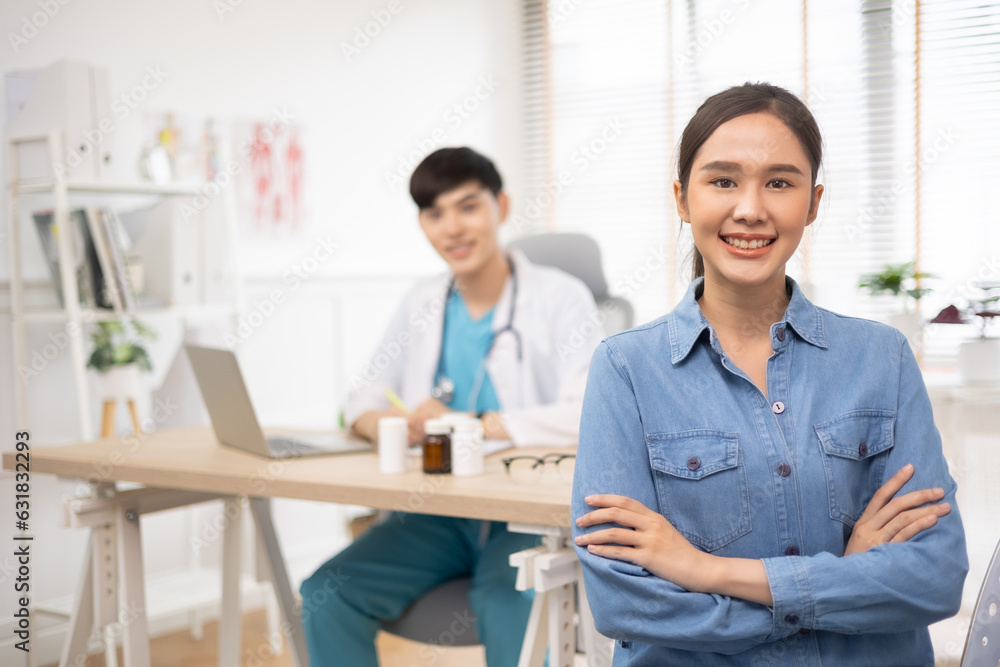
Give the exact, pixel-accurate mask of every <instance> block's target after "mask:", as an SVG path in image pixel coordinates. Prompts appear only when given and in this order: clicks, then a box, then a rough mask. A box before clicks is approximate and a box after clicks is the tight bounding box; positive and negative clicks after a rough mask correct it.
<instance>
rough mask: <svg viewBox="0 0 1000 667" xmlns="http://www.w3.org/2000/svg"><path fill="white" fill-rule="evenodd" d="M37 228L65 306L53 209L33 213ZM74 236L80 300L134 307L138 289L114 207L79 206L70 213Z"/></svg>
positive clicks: (91, 305) (103, 305) (98, 305)
mask: <svg viewBox="0 0 1000 667" xmlns="http://www.w3.org/2000/svg"><path fill="white" fill-rule="evenodd" d="M33 218H34V221H35V229H36V230H37V231H38V238H39V240H40V241H41V246H42V254H43V255H44V256H45V262H46V264H47V265H48V267H49V273H50V274H51V275H52V283H53V286H54V287H55V291H56V297H57V298H58V299H59V303H60V305H61V306H62V307H65V306H66V299H65V298H64V295H63V290H62V275H61V273H60V265H61V259H60V256H59V234H60V233H61V230H60V229H59V226H58V225H57V224H56V222H55V216H54V214H53V212H52V211H40V212H38V213H34V214H33ZM69 228H70V232H71V233H72V235H73V260H74V263H75V266H74V271H75V274H76V281H77V289H78V291H79V294H78V295H77V299H78V301H79V303H80V304H81V305H83V306H85V307H88V308H104V309H112V310H115V311H116V312H122V311H123V310H132V309H133V308H134V307H135V305H136V301H137V300H136V295H135V290H133V289H132V283H131V280H130V279H129V272H128V263H127V261H126V258H125V251H124V245H125V243H126V241H125V239H124V238H123V236H122V235H123V233H124V232H123V230H121V229H120V225H118V224H117V218H116V216H115V214H114V211H113V210H112V209H110V208H101V209H89V210H84V209H75V210H73V211H70V214H69Z"/></svg>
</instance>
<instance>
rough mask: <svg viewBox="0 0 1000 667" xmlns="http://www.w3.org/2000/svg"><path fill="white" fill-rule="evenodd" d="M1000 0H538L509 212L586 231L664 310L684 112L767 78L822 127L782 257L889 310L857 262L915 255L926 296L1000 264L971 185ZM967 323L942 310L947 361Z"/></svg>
mask: <svg viewBox="0 0 1000 667" xmlns="http://www.w3.org/2000/svg"><path fill="white" fill-rule="evenodd" d="M998 4H1000V3H983V2H974V1H973V0H924V1H923V2H922V3H917V4H915V3H914V2H913V1H912V0H909V1H907V2H895V3H894V2H892V1H891V0H861V1H860V2H859V3H857V4H854V5H850V6H849V7H848V6H845V5H844V4H843V3H830V2H819V1H817V0H813V1H808V0H806V1H803V2H801V3H791V2H788V1H787V0H755V1H754V2H749V1H748V0H697V1H695V0H686V1H685V0H673V1H669V0H668V1H667V2H664V1H663V0H576V1H570V0H564V1H561V2H557V1H556V0H552V1H551V2H543V1H542V0H527V1H526V2H525V25H526V37H527V38H526V42H525V43H526V54H527V57H526V59H525V62H526V67H527V68H528V69H527V72H526V82H527V83H526V85H527V89H526V107H525V108H526V114H527V116H526V119H525V121H526V122H525V126H526V129H527V131H526V136H525V161H526V169H527V175H528V181H529V184H530V189H529V192H528V197H527V198H526V202H521V205H520V207H519V205H518V204H517V203H515V219H519V220H520V221H521V223H522V224H519V225H515V226H514V227H515V231H516V233H531V232H537V231H552V230H560V231H582V232H585V233H587V234H590V235H591V236H593V237H594V238H596V239H597V241H598V243H599V244H600V245H601V248H602V250H603V253H604V265H605V266H604V269H605V274H606V275H607V276H608V279H609V284H610V285H611V286H612V289H613V290H615V291H616V292H617V293H619V294H624V295H625V296H627V297H628V298H629V299H630V300H631V301H632V302H633V304H634V305H635V307H636V312H637V319H638V321H639V322H642V321H646V320H649V319H653V318H655V317H658V316H659V315H661V314H663V313H664V312H667V311H668V310H669V309H670V308H671V307H672V306H673V304H674V303H676V301H677V299H678V298H679V297H680V295H681V293H682V292H683V290H684V288H685V287H686V285H687V282H688V277H689V270H690V269H689V266H688V265H687V264H686V262H685V259H686V255H687V252H688V251H689V249H690V245H691V243H690V232H689V231H687V230H680V229H679V225H680V222H679V220H678V219H677V216H676V213H675V210H674V203H673V196H672V182H673V179H674V177H675V172H676V146H677V143H678V141H679V137H680V132H681V131H682V130H683V128H684V125H685V124H686V123H687V121H688V119H689V118H690V117H691V115H692V114H693V113H694V111H695V109H696V108H697V106H698V105H699V104H700V103H701V101H703V100H704V98H705V97H707V96H708V95H710V94H712V93H714V92H717V91H719V90H722V89H723V88H725V87H728V86H730V85H735V84H739V83H742V82H744V81H769V82H772V83H776V84H778V85H782V86H785V87H787V88H789V89H790V90H792V91H793V92H796V93H797V94H799V95H800V96H802V97H803V98H804V99H806V100H807V102H808V104H809V105H810V108H811V109H812V111H813V113H814V114H815V115H816V117H817V121H818V122H819V124H820V127H821V129H822V131H823V134H824V139H825V155H824V168H823V170H822V171H821V173H820V182H822V183H824V184H825V186H826V188H827V191H826V194H825V197H824V202H823V205H822V207H821V210H820V218H819V219H818V220H817V222H816V223H815V224H814V225H813V226H812V227H811V228H810V229H809V230H808V233H807V236H806V239H805V240H804V242H803V244H802V247H801V248H800V250H799V252H798V253H797V255H796V257H795V258H793V261H792V262H791V264H790V266H789V274H790V275H792V276H793V277H795V278H796V279H797V280H799V282H800V283H802V284H803V286H804V287H806V289H807V290H808V292H809V293H810V294H811V296H812V297H813V298H815V299H816V300H817V301H818V302H819V303H821V304H822V305H824V306H827V307H830V308H831V309H834V310H837V311H840V312H844V313H847V314H856V315H861V316H867V317H880V316H882V315H884V314H885V313H888V312H891V310H892V309H893V308H895V307H896V305H895V304H893V303H891V302H890V301H888V300H885V299H871V298H870V297H868V296H867V295H865V294H864V293H862V292H860V291H859V290H858V289H857V287H856V286H857V283H858V280H859V277H860V276H861V275H862V274H864V273H868V272H872V271H875V270H878V269H880V268H881V267H882V266H884V265H885V264H887V263H896V262H904V261H908V260H911V259H915V258H917V259H919V260H920V265H921V268H922V269H923V270H925V271H930V272H932V273H935V274H937V275H938V276H940V279H939V280H935V281H931V282H928V283H927V286H930V287H934V288H935V289H936V292H935V293H934V294H932V296H930V297H928V298H927V299H925V302H926V305H925V307H924V310H925V311H926V313H925V314H927V315H928V316H931V315H933V314H934V312H936V310H937V309H938V308H939V307H942V306H943V305H945V302H946V301H947V300H948V298H950V297H952V296H956V295H955V294H954V292H955V290H956V289H961V288H962V286H963V285H966V284H967V283H968V282H969V280H970V279H971V277H973V276H975V277H993V278H997V277H1000V273H998V271H997V266H996V265H997V262H996V261H994V260H993V255H991V252H994V253H995V252H998V251H996V250H994V249H996V248H1000V243H998V241H1000V236H998V234H1000V231H998V230H1000V226H998V225H996V224H995V222H994V221H993V220H992V218H993V216H994V215H995V214H994V213H992V212H991V211H990V204H989V200H988V198H987V197H984V196H982V195H981V194H979V193H978V192H977V191H976V185H978V184H979V183H981V182H983V181H982V180H980V177H981V176H986V177H987V178H986V182H991V177H992V175H993V172H994V171H996V170H997V169H1000V163H998V161H997V160H996V159H995V156H996V155H998V154H1000V153H998V151H997V148H1000V146H997V142H998V140H1000V114H998V113H997V111H998V105H997V102H998V98H1000V91H998V88H1000V67H998V66H997V65H998V60H1000V39H998V36H997V33H998V25H1000V21H998V8H997V5H998ZM918 24H919V25H918ZM918 66H919V75H920V78H919V82H920V86H919V87H918V85H917V81H918V79H917V75H918ZM918 92H919V95H918ZM918 114H919V123H920V124H919V130H918V125H917V123H918ZM918 137H919V144H918ZM917 151H920V154H919V155H918V153H917ZM970 169H971V170H972V174H970V173H969V171H970ZM984 172H985V173H984ZM918 183H919V185H920V187H919V188H918V187H917V186H918ZM974 184H975V185H974ZM918 197H919V202H918ZM525 206H527V208H526V207H525ZM918 213H919V215H918ZM918 220H919V221H921V223H920V224H919V227H918ZM527 223H530V224H527ZM660 258H662V261H660ZM991 262H992V264H991ZM649 267H654V268H652V269H650V268H649ZM970 271H972V272H973V273H972V274H970ZM991 271H992V274H990V272H991ZM980 274H990V275H980ZM931 311H933V312H931ZM937 329H941V328H940V327H938V328H937ZM960 329H962V327H955V331H937V330H935V328H933V327H932V328H931V329H930V330H929V331H928V341H927V350H928V353H929V354H931V355H932V356H934V357H935V358H936V359H938V360H942V359H943V360H945V361H946V360H947V357H948V356H949V355H950V354H953V352H954V346H955V338H956V336H959V335H960V332H959V331H958V330H960Z"/></svg>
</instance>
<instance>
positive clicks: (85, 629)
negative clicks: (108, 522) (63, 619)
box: [59, 528, 98, 667]
mask: <svg viewBox="0 0 1000 667" xmlns="http://www.w3.org/2000/svg"><path fill="white" fill-rule="evenodd" d="M97 532H98V531H97V529H96V528H92V529H91V530H90V540H89V541H88V543H87V553H86V555H85V556H84V557H83V571H82V572H81V573H80V581H79V583H78V584H77V590H76V598H75V601H74V602H73V615H72V616H70V619H69V633H68V636H67V637H66V643H65V644H63V650H62V655H61V656H60V657H59V667H75V665H77V664H80V662H81V661H80V660H78V657H79V658H84V659H86V656H87V640H88V639H89V638H90V633H91V631H92V630H93V628H94V575H95V572H94V566H95V563H94V549H95V548H96V542H97V539H98V537H97Z"/></svg>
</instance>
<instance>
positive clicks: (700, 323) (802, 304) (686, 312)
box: [667, 276, 826, 364]
mask: <svg viewBox="0 0 1000 667" xmlns="http://www.w3.org/2000/svg"><path fill="white" fill-rule="evenodd" d="M704 285H705V279H704V278H696V279H695V280H694V282H692V283H691V285H690V286H689V287H688V289H687V292H686V293H685V294H684V298H682V299H681V302H680V303H679V304H677V307H676V308H674V309H673V311H671V313H670V314H669V315H667V327H668V330H669V332H670V361H671V363H674V364H677V363H680V362H681V361H683V360H684V359H685V358H686V357H687V356H688V354H689V353H690V352H691V348H693V347H694V344H695V342H696V341H697V340H698V338H699V337H700V336H701V334H702V332H703V331H704V330H705V329H709V330H710V331H711V327H710V326H709V324H708V320H706V319H705V316H704V315H702V313H701V308H700V307H698V300H697V299H698V297H700V296H701V294H702V292H703V291H704ZM785 289H786V290H787V291H788V293H789V294H790V295H791V298H790V299H789V301H788V307H787V308H786V309H785V316H784V317H783V318H782V319H781V321H779V322H777V323H775V324H774V325H772V326H771V334H772V337H773V335H774V330H775V328H776V327H780V326H782V325H785V324H787V325H788V326H790V327H791V328H792V330H793V331H795V333H796V334H798V336H799V337H800V338H801V339H802V340H804V341H806V342H807V343H809V344H811V345H815V346H816V347H820V348H826V334H825V333H824V331H823V318H822V317H821V316H820V312H819V308H817V307H816V306H814V305H813V304H812V302H811V301H809V299H807V298H806V297H805V295H804V294H803V293H802V288H800V287H799V285H798V283H796V282H795V281H794V280H792V279H791V278H789V277H788V276H785Z"/></svg>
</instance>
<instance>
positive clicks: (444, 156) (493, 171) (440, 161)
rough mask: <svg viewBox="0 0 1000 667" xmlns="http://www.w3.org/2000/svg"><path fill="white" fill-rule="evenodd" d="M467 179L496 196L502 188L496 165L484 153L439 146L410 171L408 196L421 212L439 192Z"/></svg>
mask: <svg viewBox="0 0 1000 667" xmlns="http://www.w3.org/2000/svg"><path fill="white" fill-rule="evenodd" d="M469 181H477V182H479V183H481V184H482V186H483V187H484V188H487V189H489V191H490V192H492V193H493V196H494V197H496V196H497V195H498V194H499V193H500V191H501V190H502V189H503V179H501V178H500V172H499V171H497V168H496V165H494V164H493V161H492V160H490V159H489V158H488V157H486V156H485V155H482V154H480V153H477V152H476V151H474V150H472V149H471V148H468V147H466V146H462V147H460V148H439V149H438V150H436V151H434V152H433V153H431V154H430V155H428V156H427V157H425V158H424V159H423V161H422V162H421V163H420V164H418V165H417V168H416V169H414V170H413V175H412V176H410V196H411V197H413V201H414V202H415V203H416V205H417V208H419V209H420V210H421V211H422V210H424V209H425V208H430V207H431V206H433V205H434V201H435V200H436V199H437V198H438V197H439V196H440V195H441V194H443V193H445V192H448V191H449V190H454V189H455V188H457V187H458V186H460V185H464V184H465V183H468V182H469Z"/></svg>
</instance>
